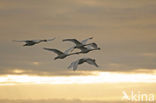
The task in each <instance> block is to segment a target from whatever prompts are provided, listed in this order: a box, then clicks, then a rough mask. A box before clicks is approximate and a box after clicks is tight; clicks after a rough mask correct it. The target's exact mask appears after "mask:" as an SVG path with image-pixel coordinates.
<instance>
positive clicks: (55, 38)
mask: <svg viewBox="0 0 156 103" xmlns="http://www.w3.org/2000/svg"><path fill="white" fill-rule="evenodd" d="M55 39H56V37H54V38H52V39H47V41H53V40H55Z"/></svg>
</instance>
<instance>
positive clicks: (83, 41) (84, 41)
mask: <svg viewBox="0 0 156 103" xmlns="http://www.w3.org/2000/svg"><path fill="white" fill-rule="evenodd" d="M91 39H93V37H90V38H87V39H85V40H82V41H81V43H82V44H84V45H85V44H87V41H88V40H91Z"/></svg>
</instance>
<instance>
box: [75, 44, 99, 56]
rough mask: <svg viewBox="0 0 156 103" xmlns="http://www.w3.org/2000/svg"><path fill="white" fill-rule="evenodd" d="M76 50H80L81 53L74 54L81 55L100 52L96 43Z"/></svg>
mask: <svg viewBox="0 0 156 103" xmlns="http://www.w3.org/2000/svg"><path fill="white" fill-rule="evenodd" d="M78 49H80V50H81V51H80V52H76V53H75V54H81V53H83V54H85V53H88V52H90V51H94V50H101V49H100V48H99V47H98V46H97V44H96V43H91V44H89V45H87V46H86V47H84V46H82V47H80V48H78Z"/></svg>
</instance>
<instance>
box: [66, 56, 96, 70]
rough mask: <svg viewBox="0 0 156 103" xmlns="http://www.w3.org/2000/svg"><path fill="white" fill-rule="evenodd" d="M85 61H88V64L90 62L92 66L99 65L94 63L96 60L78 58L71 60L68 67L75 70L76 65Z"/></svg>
mask: <svg viewBox="0 0 156 103" xmlns="http://www.w3.org/2000/svg"><path fill="white" fill-rule="evenodd" d="M85 62H86V63H88V64H91V65H94V66H96V67H99V66H98V65H97V64H96V60H95V59H91V58H81V59H78V60H76V61H74V62H72V63H71V64H70V65H69V67H68V69H70V68H73V70H74V71H75V70H77V68H78V65H80V64H83V63H85Z"/></svg>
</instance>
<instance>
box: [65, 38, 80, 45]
mask: <svg viewBox="0 0 156 103" xmlns="http://www.w3.org/2000/svg"><path fill="white" fill-rule="evenodd" d="M63 41H71V42H73V43H75V44H76V45H79V44H81V43H80V42H79V41H78V40H76V39H64V40H63Z"/></svg>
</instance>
